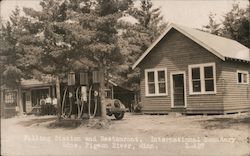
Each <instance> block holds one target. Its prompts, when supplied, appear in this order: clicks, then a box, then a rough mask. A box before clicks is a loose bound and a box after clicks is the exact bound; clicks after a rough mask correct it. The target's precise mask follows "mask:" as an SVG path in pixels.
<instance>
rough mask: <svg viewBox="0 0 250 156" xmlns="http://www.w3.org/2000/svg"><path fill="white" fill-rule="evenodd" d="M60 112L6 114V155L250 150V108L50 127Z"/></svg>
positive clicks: (144, 154)
mask: <svg viewBox="0 0 250 156" xmlns="http://www.w3.org/2000/svg"><path fill="white" fill-rule="evenodd" d="M54 121H55V117H51V116H44V117H35V116H23V117H15V118H11V119H1V145H2V149H1V150H2V151H1V154H2V155H11V156H12V155H32V156H33V155H74V156H76V155H86V156H91V155H93V156H96V155H108V156H119V155H124V156H127V155H128V156H132V155H136V156H137V155H142V156H152V155H157V156H158V155H185V156H188V155H219V156H222V155H225V156H229V155H233V156H235V155H246V156H247V155H250V114H240V115H239V114H237V115H225V116H175V115H168V116H167V115H166V116H157V115H154V116H150V115H131V114H129V113H127V114H126V116H125V117H124V119H123V120H120V121H116V120H111V121H110V126H109V127H108V128H106V129H96V128H90V127H87V126H86V125H85V124H83V125H81V126H79V127H71V128H70V127H68V128H61V127H60V128H59V127H49V126H48V125H50V124H51V123H53V122H54Z"/></svg>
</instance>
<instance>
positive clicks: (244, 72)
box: [236, 70, 249, 85]
mask: <svg viewBox="0 0 250 156" xmlns="http://www.w3.org/2000/svg"><path fill="white" fill-rule="evenodd" d="M239 73H242V74H247V82H246V83H244V82H243V81H242V82H241V83H239V77H238V74H239ZM236 79H237V84H240V85H244V84H249V73H248V71H246V70H237V72H236ZM242 80H243V77H242Z"/></svg>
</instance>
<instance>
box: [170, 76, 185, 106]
mask: <svg viewBox="0 0 250 156" xmlns="http://www.w3.org/2000/svg"><path fill="white" fill-rule="evenodd" d="M171 75H172V77H171V79H172V107H185V106H186V93H185V90H186V89H185V88H186V86H185V74H184V73H176V74H171Z"/></svg>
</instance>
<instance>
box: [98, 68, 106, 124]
mask: <svg viewBox="0 0 250 156" xmlns="http://www.w3.org/2000/svg"><path fill="white" fill-rule="evenodd" d="M99 69H100V99H101V118H102V120H106V118H107V116H106V104H105V103H104V100H105V80H104V74H105V72H104V67H103V66H100V68H99Z"/></svg>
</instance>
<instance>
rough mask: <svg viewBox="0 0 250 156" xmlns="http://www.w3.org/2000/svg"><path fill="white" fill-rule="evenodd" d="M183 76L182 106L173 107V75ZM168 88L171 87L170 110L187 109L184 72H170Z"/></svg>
mask: <svg viewBox="0 0 250 156" xmlns="http://www.w3.org/2000/svg"><path fill="white" fill-rule="evenodd" d="M178 74H182V75H183V81H184V106H174V94H173V93H174V85H173V75H178ZM170 86H171V108H186V107H187V87H186V86H187V85H186V73H185V71H178V72H170Z"/></svg>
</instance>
